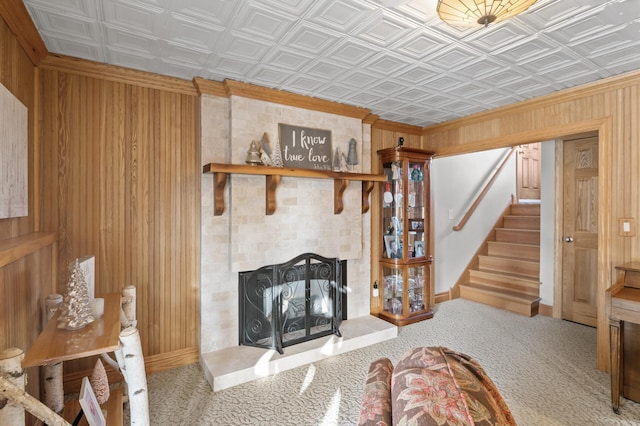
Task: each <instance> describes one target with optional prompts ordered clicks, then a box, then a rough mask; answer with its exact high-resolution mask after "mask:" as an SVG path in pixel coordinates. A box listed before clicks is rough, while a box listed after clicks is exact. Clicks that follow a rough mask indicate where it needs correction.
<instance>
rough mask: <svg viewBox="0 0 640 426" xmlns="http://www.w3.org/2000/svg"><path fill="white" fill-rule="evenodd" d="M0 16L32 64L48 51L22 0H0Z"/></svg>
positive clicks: (36, 63) (37, 61)
mask: <svg viewBox="0 0 640 426" xmlns="http://www.w3.org/2000/svg"><path fill="white" fill-rule="evenodd" d="M0 16H2V19H4V22H6V24H7V26H8V27H9V29H10V30H11V32H12V33H13V35H14V36H15V37H16V40H17V41H18V43H19V44H20V46H22V49H23V50H24V51H25V53H26V54H27V56H28V57H29V59H31V62H32V63H33V64H34V65H38V64H39V63H40V61H41V60H42V59H44V57H45V56H47V54H48V53H49V51H48V50H47V46H45V44H44V41H43V40H42V37H40V33H39V32H38V30H37V29H36V26H35V25H34V24H33V21H32V20H31V16H30V15H29V12H28V11H27V8H26V7H25V5H24V3H23V2H22V0H2V1H0Z"/></svg>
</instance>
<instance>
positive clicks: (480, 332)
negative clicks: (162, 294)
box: [148, 299, 640, 426]
mask: <svg viewBox="0 0 640 426" xmlns="http://www.w3.org/2000/svg"><path fill="white" fill-rule="evenodd" d="M435 312H436V313H435V316H434V317H433V319H430V320H427V321H423V322H420V323H416V324H412V325H409V326H406V327H402V328H401V329H400V331H399V335H398V337H397V338H396V339H393V340H389V341H386V342H383V343H378V344H375V345H372V346H369V347H366V348H363V349H358V350H355V351H352V352H349V353H346V354H343V355H339V356H335V357H332V358H329V359H327V360H323V361H321V362H318V363H314V364H310V365H308V366H304V367H299V368H296V369H293V370H289V371H286V372H283V373H280V374H277V375H276V376H273V377H269V378H265V379H260V380H257V381H254V382H251V383H246V384H243V385H240V386H236V387H233V388H230V389H226V390H223V391H220V392H217V393H213V392H212V390H211V387H210V386H209V384H208V383H207V381H206V380H205V378H204V376H203V373H202V370H201V369H200V366H199V365H198V364H194V365H189V366H186V367H182V368H178V369H174V370H171V371H167V372H163V373H158V374H154V375H150V376H149V377H148V385H149V404H150V414H151V424H152V425H154V426H155V425H216V426H218V425H234V426H235V425H264V426H266V425H353V424H356V422H357V419H358V411H359V407H360V397H361V395H362V390H363V386H364V381H365V376H366V373H367V369H368V366H369V363H370V362H371V361H372V360H374V359H376V358H379V357H382V356H386V357H389V358H390V359H391V360H392V361H393V362H394V363H395V362H397V360H398V359H399V358H400V356H401V355H402V354H403V353H404V352H405V351H407V350H409V349H410V348H413V347H416V346H447V347H449V348H451V349H455V350H457V351H461V352H465V353H467V354H469V355H471V356H472V357H473V358H475V359H476V360H478V361H479V362H480V364H481V365H482V366H483V367H484V369H485V370H486V372H487V373H488V374H489V376H490V377H491V378H492V379H493V381H494V382H495V384H496V386H497V387H498V389H500V392H501V393H502V395H503V396H504V398H505V400H506V401H507V404H508V405H509V407H510V408H511V411H512V412H513V414H514V416H515V418H516V421H517V422H518V424H519V425H520V426H546V425H549V426H556V425H557V426H560V425H562V426H571V425H576V426H578V425H580V426H584V425H640V404H638V403H635V402H633V401H630V400H626V399H622V406H621V410H622V413H621V414H620V415H616V414H614V413H613V411H612V410H611V402H610V387H609V375H608V374H607V373H604V372H602V371H599V370H597V369H596V355H595V354H596V330H595V329H594V328H590V327H586V326H582V325H579V324H575V323H571V322H567V321H561V320H557V319H553V318H549V317H545V316H541V315H538V316H536V317H533V318H527V317H523V316H520V315H516V314H512V313H510V312H507V311H503V310H499V309H494V308H491V307H488V306H484V305H480V304H477V303H474V302H470V301H466V300H462V299H456V300H453V301H449V302H445V303H442V304H439V305H437V306H436V309H435Z"/></svg>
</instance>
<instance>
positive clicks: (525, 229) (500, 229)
mask: <svg viewBox="0 0 640 426" xmlns="http://www.w3.org/2000/svg"><path fill="white" fill-rule="evenodd" d="M496 230H498V231H516V232H537V233H540V230H539V229H527V228H496Z"/></svg>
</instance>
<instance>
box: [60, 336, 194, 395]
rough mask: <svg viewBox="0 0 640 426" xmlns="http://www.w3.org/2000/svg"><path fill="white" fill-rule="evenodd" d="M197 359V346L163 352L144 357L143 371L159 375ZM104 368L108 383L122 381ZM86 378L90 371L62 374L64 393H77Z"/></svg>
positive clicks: (114, 372)
mask: <svg viewBox="0 0 640 426" xmlns="http://www.w3.org/2000/svg"><path fill="white" fill-rule="evenodd" d="M199 358H200V350H199V349H198V347H197V346H193V347H190V348H184V349H178V350H176V351H172V352H165V353H163V354H157V355H149V356H145V357H144V369H145V371H146V373H147V375H149V374H154V373H160V372H161V371H166V370H171V369H173V368H177V367H182V366H184V365H189V364H194V363H196V362H198V361H199ZM104 367H105V371H106V372H107V378H108V379H109V383H111V384H113V383H118V382H121V381H123V377H122V375H121V374H120V372H119V371H116V370H114V369H113V368H111V367H110V366H109V365H107V364H105V366H104ZM87 376H88V377H91V370H83V371H75V372H72V373H64V379H63V380H64V384H63V386H64V393H65V394H69V393H77V392H79V391H80V385H81V384H82V379H83V378H84V377H87Z"/></svg>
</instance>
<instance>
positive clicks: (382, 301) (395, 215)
mask: <svg viewBox="0 0 640 426" xmlns="http://www.w3.org/2000/svg"><path fill="white" fill-rule="evenodd" d="M378 156H379V159H380V167H381V170H382V172H383V173H384V175H385V176H386V177H387V181H386V182H385V183H383V184H382V195H381V198H380V201H381V205H379V208H380V209H381V213H380V220H379V226H380V231H381V232H380V236H381V241H379V245H378V247H379V268H378V269H379V279H378V280H377V282H376V284H374V291H373V295H374V297H377V298H378V303H377V305H378V306H379V307H380V310H379V311H378V316H379V317H380V318H382V319H384V320H387V321H389V322H391V323H393V324H396V325H399V326H402V325H406V324H410V323H413V322H416V321H421V320H424V319H427V318H431V317H433V310H432V308H433V290H432V282H431V270H432V263H433V238H432V235H431V234H432V229H431V228H432V226H431V191H430V181H429V171H430V165H431V158H432V157H433V153H431V152H427V151H423V150H419V149H413V148H405V147H402V146H398V147H394V148H388V149H382V150H379V151H378ZM376 287H377V288H376Z"/></svg>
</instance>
